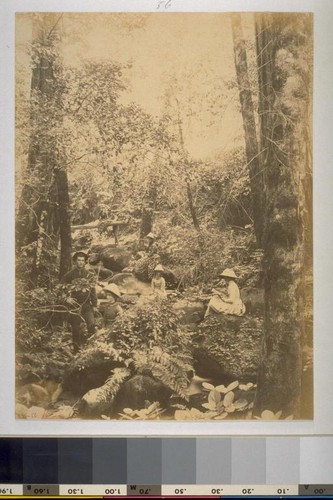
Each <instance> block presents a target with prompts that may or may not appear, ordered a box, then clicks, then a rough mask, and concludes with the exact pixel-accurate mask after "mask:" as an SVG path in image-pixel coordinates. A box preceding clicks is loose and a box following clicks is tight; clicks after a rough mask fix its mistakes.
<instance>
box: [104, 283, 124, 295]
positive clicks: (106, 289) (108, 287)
mask: <svg viewBox="0 0 333 500" xmlns="http://www.w3.org/2000/svg"><path fill="white" fill-rule="evenodd" d="M103 290H104V292H110V293H113V295H115V296H116V297H119V298H120V297H121V293H120V290H119V288H118V287H117V285H115V284H114V283H110V284H109V285H106V286H105V287H104V289H103Z"/></svg>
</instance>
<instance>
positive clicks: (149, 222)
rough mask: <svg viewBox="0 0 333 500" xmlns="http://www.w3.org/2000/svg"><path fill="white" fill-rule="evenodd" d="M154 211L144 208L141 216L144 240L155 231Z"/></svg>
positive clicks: (141, 231) (141, 232)
mask: <svg viewBox="0 0 333 500" xmlns="http://www.w3.org/2000/svg"><path fill="white" fill-rule="evenodd" d="M153 221H154V209H153V208H150V207H144V208H143V209H142V214H141V227H140V238H144V237H145V236H147V234H149V233H151V232H152V231H153Z"/></svg>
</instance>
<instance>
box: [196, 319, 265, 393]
mask: <svg viewBox="0 0 333 500" xmlns="http://www.w3.org/2000/svg"><path fill="white" fill-rule="evenodd" d="M262 331H263V322H262V320H261V319H259V318H257V317H253V316H249V315H246V316H243V317H238V316H231V315H214V316H209V317H208V318H206V319H205V320H204V321H203V322H202V323H201V324H200V326H199V328H198V334H199V335H198V337H199V338H200V339H201V340H200V342H199V343H198V345H197V346H196V347H195V349H194V369H195V371H196V374H197V375H199V376H201V377H207V378H210V379H211V380H212V381H214V382H216V383H217V384H220V383H226V382H231V381H233V380H242V381H246V382H249V381H253V382H254V381H255V380H256V377H257V371H258V366H259V361H260V354H261V344H262V342H261V340H262Z"/></svg>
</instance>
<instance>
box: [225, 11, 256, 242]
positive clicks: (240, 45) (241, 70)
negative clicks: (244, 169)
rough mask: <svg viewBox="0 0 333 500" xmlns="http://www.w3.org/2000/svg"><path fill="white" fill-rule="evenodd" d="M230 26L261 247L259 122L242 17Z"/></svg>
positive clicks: (237, 18)
mask: <svg viewBox="0 0 333 500" xmlns="http://www.w3.org/2000/svg"><path fill="white" fill-rule="evenodd" d="M231 24H232V34H233V41H234V56H235V68H236V75H237V82H238V89H239V100H240V104H241V112H242V117H243V128H244V138H245V150H246V159H247V164H248V169H249V176H250V186H251V194H252V210H253V220H254V231H255V235H256V239H257V243H258V246H259V247H260V246H261V243H262V241H261V240H262V232H263V210H262V209H263V203H262V189H263V181H262V179H263V178H262V174H261V173H260V162H259V155H258V140H257V132H256V122H255V117H254V106H253V100H252V92H251V89H250V81H249V75H248V65H247V55H246V47H245V41H244V36H243V30H242V20H241V14H232V17H231Z"/></svg>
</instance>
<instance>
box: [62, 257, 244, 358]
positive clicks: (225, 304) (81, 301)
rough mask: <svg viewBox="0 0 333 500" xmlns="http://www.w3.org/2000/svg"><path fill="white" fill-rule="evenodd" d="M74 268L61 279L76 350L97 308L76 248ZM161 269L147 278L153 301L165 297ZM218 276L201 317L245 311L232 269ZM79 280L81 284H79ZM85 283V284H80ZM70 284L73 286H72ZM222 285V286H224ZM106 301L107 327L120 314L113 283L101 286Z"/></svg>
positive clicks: (91, 283)
mask: <svg viewBox="0 0 333 500" xmlns="http://www.w3.org/2000/svg"><path fill="white" fill-rule="evenodd" d="M73 260H74V264H75V265H74V268H73V269H72V270H71V271H69V272H68V273H67V274H66V275H65V276H64V278H63V282H64V283H66V284H68V285H70V286H71V288H72V291H71V292H70V296H69V297H67V304H68V305H69V308H70V309H71V310H70V311H69V314H70V317H69V322H70V324H71V327H72V333H73V343H74V345H75V346H76V349H77V348H79V347H80V346H81V345H82V344H83V341H84V337H85V334H84V332H83V330H87V331H88V333H89V334H92V333H94V331H95V319H94V312H95V310H96V311H97V296H96V289H95V283H94V273H92V272H91V271H90V270H87V269H85V265H86V263H87V262H88V255H87V254H86V253H85V252H82V251H79V252H76V253H75V255H74V258H73ZM164 272H165V270H164V268H163V266H162V265H161V264H157V265H156V266H155V268H154V271H153V276H152V279H151V297H152V298H153V299H155V300H164V299H166V298H167V290H166V282H165V278H164V276H163V274H164ZM219 277H220V278H221V279H220V280H219V282H218V284H217V286H216V287H215V288H213V290H212V296H211V298H210V300H209V303H208V307H207V310H206V313H205V318H206V317H208V316H210V315H211V314H231V315H236V316H243V315H244V314H245V305H244V303H243V302H242V299H241V295H240V291H239V288H238V285H237V283H236V280H237V276H236V274H235V272H234V270H233V269H229V268H228V269H225V270H224V271H223V272H222V273H221V274H220V275H219ZM82 281H83V285H84V286H81V287H80V286H77V285H80V282H82ZM85 282H87V283H89V284H88V285H85V284H84V283H85ZM73 285H74V286H73ZM224 285H226V289H225V288H224ZM103 292H104V293H105V296H106V300H105V301H103V308H102V315H103V319H104V326H105V327H106V328H108V327H110V326H111V325H112V323H113V322H114V321H115V319H116V318H117V317H118V316H120V315H122V314H123V308H122V307H121V305H120V302H121V292H120V289H119V287H118V286H117V285H116V284H114V283H109V284H108V285H106V286H104V288H103Z"/></svg>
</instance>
